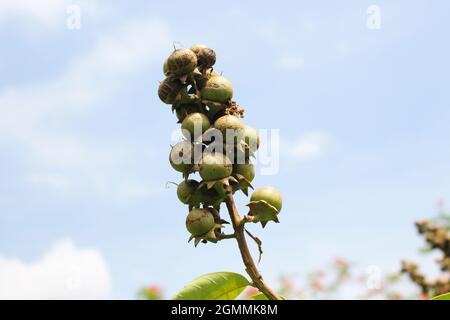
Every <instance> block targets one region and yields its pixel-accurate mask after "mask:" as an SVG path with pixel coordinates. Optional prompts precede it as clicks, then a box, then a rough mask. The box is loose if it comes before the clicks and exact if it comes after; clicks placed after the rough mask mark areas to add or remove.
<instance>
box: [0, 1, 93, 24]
mask: <svg viewBox="0 0 450 320" xmlns="http://www.w3.org/2000/svg"><path fill="white" fill-rule="evenodd" d="M71 4H73V1H71V0H39V1H36V0H2V1H1V2H0V23H1V22H4V21H8V20H9V21H12V20H16V19H20V20H21V21H23V22H25V23H26V24H27V25H28V26H32V27H33V28H34V27H35V26H36V25H39V26H42V27H45V28H55V27H58V28H60V29H61V30H64V29H63V28H65V23H64V22H65V21H66V18H67V14H66V8H67V7H68V6H69V5H71ZM76 4H77V5H79V6H80V8H81V10H82V11H81V12H82V15H83V16H91V15H95V14H97V13H98V12H99V11H98V9H97V6H96V1H95V0H78V1H76Z"/></svg>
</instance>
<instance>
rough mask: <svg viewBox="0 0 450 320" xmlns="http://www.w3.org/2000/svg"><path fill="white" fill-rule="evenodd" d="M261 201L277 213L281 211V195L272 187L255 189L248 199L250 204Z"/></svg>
mask: <svg viewBox="0 0 450 320" xmlns="http://www.w3.org/2000/svg"><path fill="white" fill-rule="evenodd" d="M261 200H264V201H266V202H267V203H268V204H270V205H271V206H273V207H275V209H277V210H278V212H280V211H281V207H282V205H283V199H282V198H281V194H280V192H279V191H278V190H277V189H275V188H273V187H263V188H259V189H256V190H255V191H254V192H253V194H252V196H251V197H250V201H251V202H252V201H261Z"/></svg>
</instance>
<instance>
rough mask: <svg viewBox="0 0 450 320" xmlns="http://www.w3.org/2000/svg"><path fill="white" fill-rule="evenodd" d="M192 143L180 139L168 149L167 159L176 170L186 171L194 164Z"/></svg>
mask: <svg viewBox="0 0 450 320" xmlns="http://www.w3.org/2000/svg"><path fill="white" fill-rule="evenodd" d="M193 159H194V145H193V144H192V143H190V142H188V141H182V142H179V143H177V144H176V145H175V146H173V148H172V150H171V151H170V155H169V161H170V164H171V165H172V168H174V169H175V170H176V171H178V172H183V173H188V172H189V171H191V170H192V168H193V166H194V164H193Z"/></svg>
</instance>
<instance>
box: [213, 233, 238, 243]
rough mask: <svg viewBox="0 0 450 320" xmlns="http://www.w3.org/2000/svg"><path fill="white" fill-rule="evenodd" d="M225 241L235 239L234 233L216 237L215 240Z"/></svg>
mask: <svg viewBox="0 0 450 320" xmlns="http://www.w3.org/2000/svg"><path fill="white" fill-rule="evenodd" d="M226 239H236V235H235V234H234V233H232V234H221V235H219V236H218V237H217V240H219V241H221V240H226Z"/></svg>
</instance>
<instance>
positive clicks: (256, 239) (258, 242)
mask: <svg viewBox="0 0 450 320" xmlns="http://www.w3.org/2000/svg"><path fill="white" fill-rule="evenodd" d="M244 230H245V233H247V234H248V236H249V237H250V238H252V239H253V241H255V243H256V245H257V246H258V251H259V257H258V264H259V263H260V262H261V257H262V254H263V250H262V241H261V239H259V238H258V237H255V236H254V235H252V234H251V233H250V231H248V230H247V229H245V228H244Z"/></svg>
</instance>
